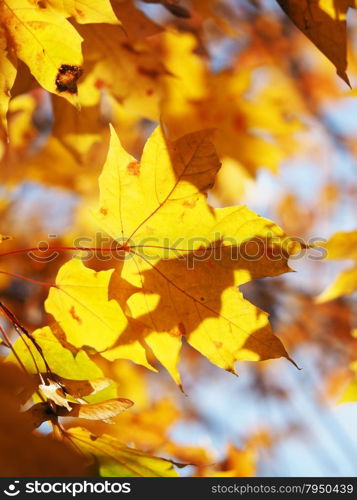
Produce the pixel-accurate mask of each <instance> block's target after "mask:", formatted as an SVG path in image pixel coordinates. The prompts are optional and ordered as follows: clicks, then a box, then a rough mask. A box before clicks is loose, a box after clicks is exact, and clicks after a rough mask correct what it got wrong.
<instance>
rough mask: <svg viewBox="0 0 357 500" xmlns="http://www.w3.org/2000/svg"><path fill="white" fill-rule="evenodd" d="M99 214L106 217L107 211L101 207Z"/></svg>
mask: <svg viewBox="0 0 357 500" xmlns="http://www.w3.org/2000/svg"><path fill="white" fill-rule="evenodd" d="M99 212H100V213H101V214H103V215H108V209H107V208H103V207H101V208H100V210H99Z"/></svg>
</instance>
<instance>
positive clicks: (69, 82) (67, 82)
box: [56, 64, 83, 94]
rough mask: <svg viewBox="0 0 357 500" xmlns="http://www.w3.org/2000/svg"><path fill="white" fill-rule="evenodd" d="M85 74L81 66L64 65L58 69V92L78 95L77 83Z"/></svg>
mask: <svg viewBox="0 0 357 500" xmlns="http://www.w3.org/2000/svg"><path fill="white" fill-rule="evenodd" d="M82 74H83V69H82V68H81V67H80V66H71V65H70V64H62V65H61V66H60V67H59V68H58V73H57V76H56V88H57V91H58V92H69V93H70V94H76V93H77V90H78V89H77V81H78V79H79V78H80V77H81V75H82Z"/></svg>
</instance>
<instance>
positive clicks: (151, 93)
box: [146, 89, 154, 96]
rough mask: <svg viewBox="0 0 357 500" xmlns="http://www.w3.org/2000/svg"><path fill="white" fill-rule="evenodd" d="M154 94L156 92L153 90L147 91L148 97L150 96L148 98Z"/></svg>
mask: <svg viewBox="0 0 357 500" xmlns="http://www.w3.org/2000/svg"><path fill="white" fill-rule="evenodd" d="M153 93H154V90H153V89H147V90H146V95H148V96H151V95H153Z"/></svg>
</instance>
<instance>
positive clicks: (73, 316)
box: [45, 258, 127, 351]
mask: <svg viewBox="0 0 357 500" xmlns="http://www.w3.org/2000/svg"><path fill="white" fill-rule="evenodd" d="M112 273H113V269H112V270H109V271H100V272H96V271H93V270H92V269H89V268H87V267H85V266H84V264H83V262H82V261H81V259H79V258H73V259H72V260H70V261H69V262H67V263H66V264H64V265H63V266H62V267H61V269H60V270H59V273H58V275H57V279H56V287H52V288H51V290H50V293H49V295H48V298H47V300H46V302H45V308H46V311H47V312H49V313H51V314H52V315H53V316H54V317H55V318H56V319H57V321H58V323H59V324H60V326H61V328H62V329H63V330H64V332H65V333H66V338H67V340H68V342H70V343H71V344H72V345H74V346H76V347H82V346H85V345H90V346H91V347H93V348H94V349H96V350H97V351H103V350H105V349H107V348H108V347H110V346H111V345H112V344H113V343H114V342H115V341H116V340H117V339H118V337H119V335H120V334H121V333H122V331H123V330H124V329H125V327H126V325H127V320H126V318H125V315H124V313H123V311H122V310H121V308H120V306H119V304H118V303H117V302H116V301H115V300H108V285H109V280H110V278H111V275H112Z"/></svg>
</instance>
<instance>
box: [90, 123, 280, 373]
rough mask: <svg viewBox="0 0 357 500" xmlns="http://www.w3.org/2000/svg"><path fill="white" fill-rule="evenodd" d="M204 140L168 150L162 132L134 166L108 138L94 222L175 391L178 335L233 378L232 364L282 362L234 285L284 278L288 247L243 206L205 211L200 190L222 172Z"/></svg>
mask: <svg viewBox="0 0 357 500" xmlns="http://www.w3.org/2000/svg"><path fill="white" fill-rule="evenodd" d="M209 138H210V132H207V131H206V132H205V131H203V132H197V133H194V134H190V135H187V136H185V137H183V138H181V139H179V140H178V141H176V142H173V143H172V142H170V141H168V140H167V139H166V140H165V137H164V135H163V132H162V130H161V129H160V128H158V129H157V130H156V131H155V132H154V133H153V135H152V136H151V137H150V139H149V140H148V142H147V144H146V146H145V150H144V153H143V156H142V160H141V162H140V163H138V162H137V161H136V160H135V159H134V158H133V157H131V156H130V155H129V154H128V153H127V152H126V151H125V150H124V149H123V148H122V146H121V145H120V142H119V140H118V138H117V137H116V134H115V132H114V131H112V138H111V145H110V149H109V153H108V158H107V162H106V164H105V166H104V168H103V173H102V175H101V177H100V207H99V209H98V211H97V212H96V213H95V216H96V218H97V220H98V222H99V223H100V225H101V227H102V228H103V229H104V230H105V231H107V232H108V233H109V234H110V235H111V236H112V238H113V239H115V240H117V241H118V244H119V245H121V248H123V249H124V251H125V252H126V259H125V261H124V263H123V266H122V271H121V276H122V278H124V279H125V280H126V282H129V283H131V284H132V285H134V286H135V287H137V289H138V291H137V292H135V290H134V291H133V293H132V295H131V296H130V297H129V299H128V306H129V309H130V312H131V315H132V316H133V318H135V319H139V320H140V322H142V323H144V324H146V325H147V327H148V328H149V333H147V334H146V336H145V341H146V343H147V344H148V345H149V346H150V347H151V349H152V350H153V352H154V354H155V355H156V357H157V358H158V359H159V360H160V362H161V363H162V364H163V365H164V366H165V367H166V368H167V369H168V371H169V372H170V374H171V375H172V377H173V378H174V379H175V381H176V382H177V383H180V377H179V373H178V371H177V363H178V359H179V352H180V347H181V338H182V336H184V337H185V338H186V339H187V341H188V342H189V343H190V344H191V345H192V346H193V347H195V348H196V349H197V350H199V351H200V352H201V353H202V354H204V355H205V356H207V357H208V359H210V360H211V361H212V362H213V363H215V364H216V365H218V366H220V367H222V368H224V369H226V370H229V371H234V362H235V361H237V360H253V361H256V360H262V359H268V358H275V357H280V356H285V357H288V355H287V353H286V351H285V349H284V347H283V346H282V344H281V342H280V341H279V340H278V339H277V338H276V337H275V336H274V335H273V334H272V332H271V330H270V326H269V322H268V317H267V314H266V313H264V312H262V311H260V310H259V309H257V308H256V307H255V306H253V305H252V304H250V303H249V302H247V301H245V300H244V298H243V296H242V294H241V293H240V292H239V291H238V289H237V286H239V285H241V284H243V283H245V282H247V281H249V280H250V279H256V278H261V277H264V276H276V275H278V274H280V273H283V272H286V271H288V270H289V268H288V266H287V257H288V250H289V246H288V244H289V240H288V239H286V238H285V236H284V233H283V232H282V230H281V229H280V228H278V227H277V226H276V225H275V224H273V223H272V222H271V221H268V220H266V219H263V218H261V217H259V216H257V215H256V214H255V213H254V212H252V211H250V210H248V209H247V208H246V207H244V206H242V207H227V208H224V209H213V208H212V207H210V206H209V205H208V204H207V202H206V195H205V194H204V193H203V192H202V191H205V189H207V188H209V187H210V186H212V185H213V182H214V178H215V174H216V172H217V170H218V168H219V161H218V158H217V156H216V154H215V151H214V148H213V145H212V143H211V141H210V139H209ZM275 251H278V252H279V253H278V257H277V258H276V257H275V258H273V255H274V252H275ZM256 252H258V258H254V256H253V254H255V253H256ZM118 287H119V284H118ZM119 292H120V288H118V293H119ZM127 334H128V337H129V338H130V328H129V329H128V333H127ZM105 355H106V356H108V357H110V359H112V358H113V357H115V356H116V347H114V348H113V350H109V351H107V352H106V353H105Z"/></svg>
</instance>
